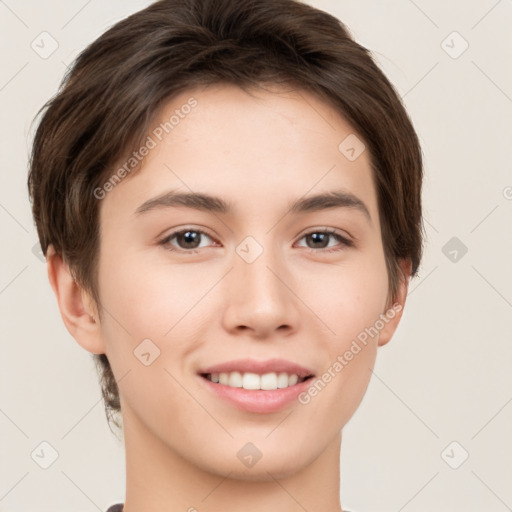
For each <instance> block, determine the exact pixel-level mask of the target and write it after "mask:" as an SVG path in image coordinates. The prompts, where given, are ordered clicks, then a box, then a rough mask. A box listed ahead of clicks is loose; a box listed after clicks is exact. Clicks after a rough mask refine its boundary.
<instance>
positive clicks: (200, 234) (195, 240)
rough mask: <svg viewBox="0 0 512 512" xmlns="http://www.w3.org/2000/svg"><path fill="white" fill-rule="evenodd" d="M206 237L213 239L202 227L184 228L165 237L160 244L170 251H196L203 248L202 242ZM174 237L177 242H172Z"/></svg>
mask: <svg viewBox="0 0 512 512" xmlns="http://www.w3.org/2000/svg"><path fill="white" fill-rule="evenodd" d="M204 237H206V238H209V239H210V240H211V237H210V236H209V235H208V233H206V232H205V231H202V230H201V229H182V230H180V231H174V232H173V233H171V234H170V235H168V236H167V237H165V238H164V239H163V240H162V241H161V242H160V244H161V245H163V246H164V247H165V248H166V249H168V250H170V251H180V250H181V251H185V252H195V251H194V250H196V249H200V248H201V247H200V243H201V241H202V239H203V238H204ZM174 239H176V244H172V243H171V240H174ZM176 245H177V246H178V247H177V248H176Z"/></svg>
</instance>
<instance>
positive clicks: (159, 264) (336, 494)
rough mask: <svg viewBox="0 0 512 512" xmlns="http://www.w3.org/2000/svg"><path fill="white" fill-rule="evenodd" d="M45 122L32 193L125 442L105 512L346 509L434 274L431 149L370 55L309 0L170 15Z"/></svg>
mask: <svg viewBox="0 0 512 512" xmlns="http://www.w3.org/2000/svg"><path fill="white" fill-rule="evenodd" d="M45 107H46V108H45V110H44V114H43V116H42V118H41V120H40V123H39V126H38V129H37V132H36V135H35V139H34V143H33V152H32V158H31V167H30V173H29V180H28V185H29V193H30V198H31V201H32V203H33V215H34V219H35V222H36V225H37V229H38V234H39V238H40V242H41V247H42V250H43V252H44V254H45V256H46V258H47V268H48V276H49V280H50V283H51V286H52V288H53V291H54V292H55V295H56V297H57V300H58V305H59V308H60V312H61V315H62V319H63V321H64V323H65V325H66V327H67V329H68V330H69V332H70V333H71V335H72V336H73V337H74V338H75V339H76V341H77V342H78V343H79V344H80V345H81V346H82V347H83V348H84V349H85V350H87V351H88V352H90V353H91V354H93V358H94V360H95V361H96V363H97V365H98V370H99V376H100V381H101V386H102V393H103V397H104V401H105V410H106V413H107V417H108V420H109V422H112V423H114V424H115V425H117V426H118V427H119V428H121V426H122V432H123V435H124V442H125V449H126V499H125V501H124V504H123V503H120V504H117V505H114V506H112V507H110V509H109V512H116V511H120V510H123V511H124V512H136V511H139V510H144V511H145V512H160V511H162V510H166V511H169V512H174V511H178V510H179V511H184V510H188V511H194V510H198V511H208V510H209V511H214V510H222V511H223V512H230V511H232V510H245V511H247V512H256V511H262V510H279V511H286V512H292V511H293V512H294V511H299V510H301V511H302V510H308V511H316V510H323V511H333V512H334V511H341V510H342V508H341V504H340V482H339V463H340V461H339V457H340V446H341V431H342V428H343V426H344V425H345V424H346V423H347V422H348V421H349V419H350V418H351V416H352V415H353V413H354V412H355V410H356V409H357V407H358V406H359V404H360V402H361V400H362V397H363V395H364V393H365V391H366V388H367V386H368V383H369V379H370V375H371V369H372V368H373V365H374V363H375V358H376V353H377V348H378V347H379V346H382V345H384V344H386V343H387V342H388V341H389V340H390V339H391V337H392V335H393V333H394V332H395V330H396V328H397V326H398V323H399V321H400V318H401V315H402V313H403V308H404V305H405V298H406V294H407V288H408V283H409V280H410V278H411V277H413V276H415V275H416V273H417V270H418V267H419V264H420V260H421V254H422V235H423V226H422V217H421V183H422V174H423V170H422V157H421V149H420V145H419V142H418V138H417V136H416V133H415V131H414V129H413V126H412V125H411V122H410V120H409V118H408V115H407V113H406V112H405V109H404V107H403V105H402V103H401V101H400V98H399V96H398V95H397V93H396V92H395V90H394V88H393V87H392V85H391V84H390V83H389V81H388V80H387V79H386V77H385V76H384V75H383V73H382V72H381V71H380V70H379V68H378V67H377V66H376V64H375V63H374V61H373V60H372V58H371V55H370V54H369V52H368V51H367V50H366V49H365V48H363V47H362V46H360V45H359V44H357V43H356V42H354V41H353V40H352V38H351V37H350V35H349V33H348V31H347V29H346V28H345V27H344V26H343V24H342V23H341V22H340V21H339V20H337V19H335V18H334V17H332V16H331V15H329V14H327V13H325V12H322V11H320V10H317V9H315V8H313V7H310V6H308V5H306V4H302V3H299V2H297V1H294V0H279V1H275V0H187V1H186V2H183V1H179V0H161V1H159V2H156V3H154V4H152V5H150V6H149V7H147V8H146V9H143V10H141V11H139V12H137V13H135V14H133V15H132V16H129V17H128V18H126V19H124V20H122V21H121V22H119V23H117V24H116V25H115V26H113V27H112V28H111V29H109V30H108V31H107V32H106V33H105V34H103V35H102V36H101V37H99V38H98V39H97V40H96V41H94V42H93V43H92V44H91V45H90V46H89V47H87V48H86V49H85V50H84V51H83V52H82V53H81V54H80V55H79V57H78V58H77V60H76V62H75V63H74V65H73V67H72V69H71V71H70V72H69V74H68V76H67V77H66V78H65V80H64V82H63V85H62V87H61V89H60V90H59V92H58V94H57V95H56V96H55V97H54V98H53V99H52V100H51V101H50V102H49V103H48V104H47V105H46V106H45ZM121 420H122V422H121Z"/></svg>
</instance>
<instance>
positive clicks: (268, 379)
mask: <svg viewBox="0 0 512 512" xmlns="http://www.w3.org/2000/svg"><path fill="white" fill-rule="evenodd" d="M199 375H200V376H201V377H202V378H203V379H206V380H208V381H210V382H212V383H213V384H218V385H220V386H227V387H230V388H243V389H246V390H253V391H257V390H262V391H273V390H277V389H286V388H289V387H292V386H296V385H298V384H301V383H302V382H305V381H307V380H310V379H313V377H314V375H313V374H309V375H306V376H304V377H301V376H299V375H298V374H296V373H287V372H269V373H265V374H258V373H254V372H243V373H242V372H239V371H233V372H212V373H200V374H199Z"/></svg>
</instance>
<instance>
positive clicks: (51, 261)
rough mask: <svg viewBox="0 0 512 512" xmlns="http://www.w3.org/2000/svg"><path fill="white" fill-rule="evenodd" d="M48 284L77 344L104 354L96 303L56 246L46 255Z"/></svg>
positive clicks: (89, 350)
mask: <svg viewBox="0 0 512 512" xmlns="http://www.w3.org/2000/svg"><path fill="white" fill-rule="evenodd" d="M46 267H47V271H48V280H49V281H50V285H51V287H52V289H53V292H54V293H55V296H56V298H57V303H58V305H59V310H60V314H61V317H62V320H63V322H64V325H65V326H66V328H67V330H68V331H69V333H70V334H71V336H73V338H75V340H76V341H77V343H78V344H79V345H80V346H81V347H83V348H84V349H85V350H87V351H88V352H91V353H93V354H104V353H105V347H104V343H103V339H102V337H101V328H100V322H99V318H98V316H97V313H96V311H95V310H94V308H93V307H92V301H91V300H89V299H88V295H87V294H86V293H85V291H84V290H83V289H82V288H81V287H80V286H79V285H78V284H77V283H76V281H75V280H74V278H73V276H72V275H71V272H70V270H69V267H68V265H67V264H66V262H65V261H64V260H63V258H62V256H61V255H60V254H57V253H56V252H55V248H54V247H53V245H50V246H49V247H48V251H47V253H46Z"/></svg>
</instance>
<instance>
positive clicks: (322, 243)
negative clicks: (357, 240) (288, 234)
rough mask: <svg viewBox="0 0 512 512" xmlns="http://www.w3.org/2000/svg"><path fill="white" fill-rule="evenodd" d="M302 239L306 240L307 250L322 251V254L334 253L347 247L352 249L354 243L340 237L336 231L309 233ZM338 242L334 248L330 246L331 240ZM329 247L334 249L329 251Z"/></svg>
mask: <svg viewBox="0 0 512 512" xmlns="http://www.w3.org/2000/svg"><path fill="white" fill-rule="evenodd" d="M302 239H305V240H306V245H307V247H306V248H307V249H311V250H313V251H316V252H318V251H320V252H322V250H323V252H333V251H338V250H341V249H343V248H345V247H351V246H353V245H354V244H353V242H352V241H351V240H348V239H347V238H345V237H343V236H341V235H339V234H338V233H336V232H335V231H332V230H323V231H322V230H318V231H311V232H309V233H306V234H305V235H304V236H303V237H302ZM333 239H334V240H337V241H338V244H335V245H334V246H333V245H331V246H329V243H330V242H331V240H333ZM327 247H334V248H333V249H327Z"/></svg>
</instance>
